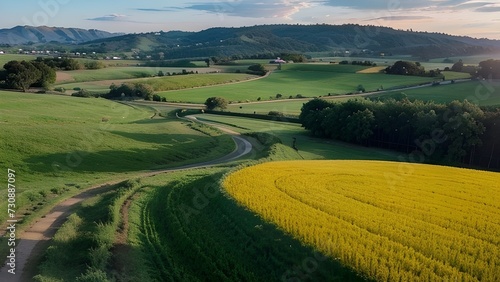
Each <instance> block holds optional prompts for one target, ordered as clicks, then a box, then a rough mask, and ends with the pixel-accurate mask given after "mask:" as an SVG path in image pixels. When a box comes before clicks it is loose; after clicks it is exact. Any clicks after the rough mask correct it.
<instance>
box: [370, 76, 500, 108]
mask: <svg viewBox="0 0 500 282" xmlns="http://www.w3.org/2000/svg"><path fill="white" fill-rule="evenodd" d="M399 92H400V91H397V92H391V93H387V94H382V95H381V96H384V95H393V94H394V93H399ZM403 93H405V94H406V95H407V96H408V98H410V99H419V100H424V101H435V102H439V103H446V102H451V101H453V100H465V99H467V100H468V101H469V102H473V103H476V104H478V105H480V106H491V105H500V81H471V82H464V83H456V84H451V85H440V86H434V87H426V88H421V89H412V90H405V91H403ZM374 97H376V96H374Z"/></svg>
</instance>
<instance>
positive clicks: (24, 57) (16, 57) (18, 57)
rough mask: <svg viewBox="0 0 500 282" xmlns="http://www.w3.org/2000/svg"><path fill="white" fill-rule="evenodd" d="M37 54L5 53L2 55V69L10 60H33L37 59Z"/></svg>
mask: <svg viewBox="0 0 500 282" xmlns="http://www.w3.org/2000/svg"><path fill="white" fill-rule="evenodd" d="M36 57H37V56H33V55H13V54H4V55H0V69H3V66H4V65H5V64H6V63H7V62H9V61H14V60H16V61H32V60H34V59H36Z"/></svg>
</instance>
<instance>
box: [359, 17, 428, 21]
mask: <svg viewBox="0 0 500 282" xmlns="http://www.w3.org/2000/svg"><path fill="white" fill-rule="evenodd" d="M427 19H432V17H426V16H392V17H380V18H375V19H369V20H366V21H378V20H383V21H411V20H427Z"/></svg>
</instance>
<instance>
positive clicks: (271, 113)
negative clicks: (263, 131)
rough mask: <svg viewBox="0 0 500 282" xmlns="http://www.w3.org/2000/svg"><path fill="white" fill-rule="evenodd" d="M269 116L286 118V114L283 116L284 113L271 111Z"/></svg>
mask: <svg viewBox="0 0 500 282" xmlns="http://www.w3.org/2000/svg"><path fill="white" fill-rule="evenodd" d="M267 115H268V116H273V117H284V116H285V114H283V113H282V112H278V111H270V112H269V113H268V114H267Z"/></svg>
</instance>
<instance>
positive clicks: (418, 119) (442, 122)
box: [300, 98, 500, 169]
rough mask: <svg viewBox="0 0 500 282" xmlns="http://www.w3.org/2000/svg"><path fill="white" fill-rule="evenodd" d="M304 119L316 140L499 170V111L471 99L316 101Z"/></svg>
mask: <svg viewBox="0 0 500 282" xmlns="http://www.w3.org/2000/svg"><path fill="white" fill-rule="evenodd" d="M300 121H301V123H302V126H303V127H305V128H306V129H307V130H309V131H310V132H311V134H312V135H314V136H318V137H325V138H332V139H336V140H341V141H345V142H349V143H355V144H361V145H364V146H369V147H379V148H385V149H391V150H397V151H401V152H404V153H406V154H409V157H410V161H413V162H422V163H440V164H456V163H461V164H463V165H467V166H479V167H484V168H489V169H499V168H500V138H498V137H499V136H498V134H499V132H500V109H498V108H497V109H493V108H481V107H479V106H477V105H475V104H472V103H470V102H468V101H463V102H461V101H453V102H451V103H447V104H438V103H435V102H423V101H419V100H415V101H410V100H408V99H406V98H405V99H402V100H400V101H397V100H395V99H389V100H387V101H371V100H360V99H354V100H349V101H347V102H345V103H332V102H328V101H326V100H321V99H315V100H312V101H310V102H308V103H306V104H304V106H303V107H302V112H301V114H300Z"/></svg>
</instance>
